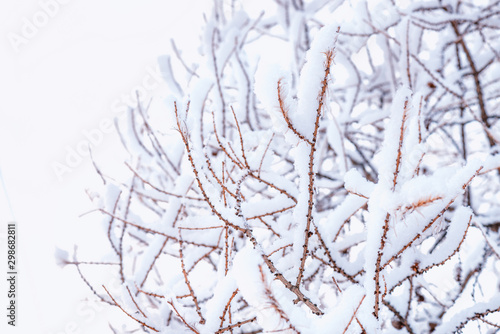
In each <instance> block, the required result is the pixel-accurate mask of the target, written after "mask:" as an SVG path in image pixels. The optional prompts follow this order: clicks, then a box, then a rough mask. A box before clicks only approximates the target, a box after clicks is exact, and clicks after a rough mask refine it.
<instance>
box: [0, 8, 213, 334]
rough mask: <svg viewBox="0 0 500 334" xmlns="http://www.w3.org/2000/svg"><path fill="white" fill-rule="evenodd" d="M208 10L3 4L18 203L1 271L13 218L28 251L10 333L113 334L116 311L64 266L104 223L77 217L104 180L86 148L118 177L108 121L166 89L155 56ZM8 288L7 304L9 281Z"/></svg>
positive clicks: (9, 154)
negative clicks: (60, 261)
mask: <svg viewBox="0 0 500 334" xmlns="http://www.w3.org/2000/svg"><path fill="white" fill-rule="evenodd" d="M202 3H203V4H202ZM209 3H210V1H202V0H189V1H170V0H141V1H133V0H121V1H118V0H110V1H105V2H103V1H97V0H85V1H78V0H72V1H71V0H64V1H63V0H41V1H36V0H27V1H2V2H1V3H0V22H1V28H0V29H1V42H0V43H1V46H0V56H1V61H0V73H1V75H0V78H1V79H0V85H1V87H0V88H1V89H0V92H1V93H0V97H1V100H0V170H1V173H2V176H3V180H4V181H5V182H4V183H5V188H6V190H7V193H8V195H7V196H8V199H9V200H10V202H11V206H12V211H11V210H10V209H9V206H8V204H7V202H8V200H7V196H6V195H5V192H4V189H0V220H1V230H0V236H1V240H2V247H1V249H2V250H1V252H2V253H4V254H3V255H0V258H2V259H4V260H2V265H1V267H2V271H3V274H2V275H6V271H7V270H6V263H5V262H6V260H5V259H6V249H5V246H4V245H5V240H6V231H7V228H6V224H7V222H9V221H12V220H15V221H17V223H18V232H17V233H18V239H17V241H18V250H19V252H20V254H18V260H19V262H18V264H19V268H18V272H19V276H18V280H19V281H18V287H17V290H18V291H17V292H18V296H19V297H18V299H17V303H18V306H19V308H20V309H19V310H18V318H17V321H18V325H19V326H18V327H16V329H15V330H12V328H11V327H10V326H8V327H7V325H6V320H5V316H2V319H3V320H2V322H1V326H0V328H8V331H7V333H43V334H52V333H57V334H60V333H96V332H99V333H104V331H103V328H107V327H106V317H107V315H106V314H105V313H103V312H102V311H101V308H100V306H99V305H95V304H93V303H89V302H86V301H84V298H85V296H87V295H88V292H89V291H88V289H87V288H86V287H85V286H84V285H83V283H82V282H81V281H80V280H79V278H78V276H77V273H76V271H75V270H74V268H71V267H66V268H64V269H61V268H60V267H58V266H56V264H55V261H54V250H55V247H56V246H57V247H59V248H63V249H66V250H71V249H72V245H73V244H74V243H78V242H79V241H80V240H87V242H89V241H90V242H91V241H92V237H93V236H92V234H89V233H88V231H91V230H92V228H94V232H95V231H96V230H95V227H96V226H97V225H96V224H98V222H96V221H95V216H91V215H88V216H84V217H83V218H79V215H81V214H82V213H84V212H86V211H88V210H89V209H90V208H91V206H90V202H89V199H88V197H87V195H86V194H85V189H86V188H89V187H92V186H93V185H95V184H96V183H97V182H98V181H99V180H98V177H96V174H95V173H94V171H93V169H92V166H91V164H90V160H89V158H88V156H86V155H82V154H80V153H78V152H83V151H84V150H83V148H84V146H85V145H87V143H88V142H90V144H91V146H94V150H93V151H94V156H95V158H96V160H98V161H101V162H102V163H103V164H104V165H106V166H107V168H108V170H113V168H114V167H113V166H115V165H117V164H118V163H119V161H120V159H121V158H122V154H121V152H120V151H119V150H118V149H117V147H118V145H117V140H116V137H114V134H112V133H111V132H114V131H112V130H111V127H110V122H111V121H112V119H113V117H115V116H116V115H117V114H118V113H119V112H120V110H123V106H124V105H125V104H126V103H127V101H128V100H129V99H130V98H131V96H132V94H133V91H134V90H136V89H141V88H143V89H145V90H146V91H147V93H152V94H154V93H155V92H156V90H157V89H160V88H161V84H160V83H159V82H158V76H157V73H156V72H155V69H156V59H157V57H158V56H160V55H162V54H165V53H168V52H170V50H171V49H170V38H172V37H174V38H176V39H177V41H178V44H179V45H180V46H181V47H182V46H185V47H186V48H187V45H189V44H191V45H196V42H197V38H198V37H197V36H198V30H199V27H200V24H201V22H202V12H203V10H204V9H205V8H204V7H206V6H207V5H209ZM92 141H93V142H92ZM0 186H1V185H0ZM2 188H3V186H2ZM13 215H14V216H13ZM97 231H99V230H97ZM1 282H2V283H1V285H0V286H1V291H0V294H1V295H2V298H1V300H2V305H6V303H7V298H6V292H7V285H6V279H2V280H1ZM2 309H4V306H2ZM97 328H99V329H97ZM2 332H4V330H2ZM109 332H111V331H109Z"/></svg>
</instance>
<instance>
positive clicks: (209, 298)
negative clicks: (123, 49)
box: [66, 0, 500, 334]
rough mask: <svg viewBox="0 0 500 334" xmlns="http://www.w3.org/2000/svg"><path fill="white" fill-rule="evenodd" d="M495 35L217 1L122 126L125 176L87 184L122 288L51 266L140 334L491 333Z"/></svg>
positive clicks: (398, 18) (333, 7)
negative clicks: (153, 96)
mask: <svg viewBox="0 0 500 334" xmlns="http://www.w3.org/2000/svg"><path fill="white" fill-rule="evenodd" d="M259 6H261V7H259ZM256 8H257V9H259V10H260V9H262V10H263V11H262V12H259V11H257V14H251V13H254V12H256V11H255V9H256ZM264 9H265V11H264ZM499 31H500V2H498V1H488V0H483V1H473V0H469V1H458V0H447V1H406V2H405V1H395V0H392V1H389V0H378V1H372V0H370V1H352V2H351V1H341V0H340V1H327V0H314V1H313V0H311V1H305V0H304V1H302V0H281V1H278V0H276V1H275V2H271V1H266V2H265V3H264V4H263V5H262V4H259V2H250V1H248V2H245V1H241V2H238V1H233V2H229V1H225V2H224V1H221V0H216V1H214V9H213V12H212V13H211V14H210V15H209V16H207V18H206V23H205V27H204V29H203V35H202V36H201V41H200V48H199V53H200V54H199V55H197V56H195V55H188V56H185V55H182V54H181V52H180V51H179V50H178V49H177V47H174V51H175V52H174V53H173V55H172V56H163V57H161V58H160V59H159V61H160V66H161V68H162V70H163V72H164V76H165V80H166V82H167V84H168V86H169V87H170V91H169V96H168V97H167V98H166V99H165V101H166V102H165V104H164V105H163V107H162V108H158V107H156V108H148V107H147V106H145V105H144V104H139V105H138V106H137V108H136V109H135V110H130V112H129V113H128V115H127V120H126V122H122V123H119V127H118V128H119V133H120V136H121V139H122V142H123V143H124V145H125V147H126V149H127V151H128V152H129V153H130V158H129V160H128V161H127V162H125V164H126V166H127V167H128V169H129V170H130V178H129V179H128V180H116V179H114V178H113V177H111V176H109V177H108V176H106V173H103V172H101V170H98V171H99V174H100V175H101V176H102V180H103V190H102V191H101V192H100V193H101V194H102V196H101V197H100V199H99V200H96V201H95V202H96V205H97V209H98V210H99V211H100V213H102V214H103V217H104V220H103V223H104V225H105V231H106V232H105V233H107V237H108V240H109V246H110V254H105V255H103V258H105V259H106V263H107V264H108V265H107V266H101V264H100V263H98V262H94V263H91V264H90V265H92V266H99V268H100V270H104V269H106V270H107V271H112V272H114V274H115V275H116V277H117V278H118V279H119V281H120V282H121V290H119V289H114V290H113V289H111V287H108V286H106V285H104V286H102V285H101V284H103V283H104V282H102V281H101V282H100V281H98V280H97V281H96V280H95V279H93V280H90V279H88V278H87V277H86V274H85V272H86V270H89V268H88V265H89V264H87V263H85V262H80V260H79V259H75V261H74V262H69V261H66V263H70V264H73V265H76V267H77V268H78V270H79V272H80V274H81V276H82V278H83V279H84V281H85V282H86V283H87V284H88V285H89V287H91V289H92V291H93V292H94V294H95V295H96V296H97V297H98V298H100V299H101V300H102V301H103V302H106V303H108V304H111V305H113V306H116V307H119V308H120V309H121V310H122V311H123V312H124V313H125V314H126V315H124V317H127V315H128V317H129V318H132V319H134V320H135V321H136V323H137V325H138V327H140V329H141V330H142V331H144V332H147V333H151V332H160V333H281V332H282V333H311V334H313V333H362V332H364V333H431V332H432V333H454V332H459V331H462V330H464V329H466V330H469V331H470V332H481V331H482V332H484V333H486V331H487V330H493V331H494V332H495V330H498V328H500V327H499V325H498V324H499V323H500V322H499V320H500V319H499V317H498V312H499V311H500V293H499V283H500V282H499V277H500V276H499V271H500V266H499V256H500V247H499V242H500V240H499V235H498V228H499V226H500V219H499V217H500V195H499V193H500V191H499V189H500V183H499V181H500V180H499V175H500V174H499V173H500V155H499V154H497V152H498V143H499V140H500V136H499V124H498V118H499V116H500V113H499V107H500V103H499V101H500V62H499V60H500V51H499V50H500V42H499V37H500V35H499ZM167 113H170V116H169V117H166V116H165V115H166V114H167ZM173 134H175V135H173ZM83 246H85V245H81V247H83ZM110 259H111V260H110ZM83 260H84V259H81V261H83ZM85 260H86V259H85ZM103 261H104V260H103ZM109 262H111V265H109V264H110V263H109ZM103 264H104V262H103Z"/></svg>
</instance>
